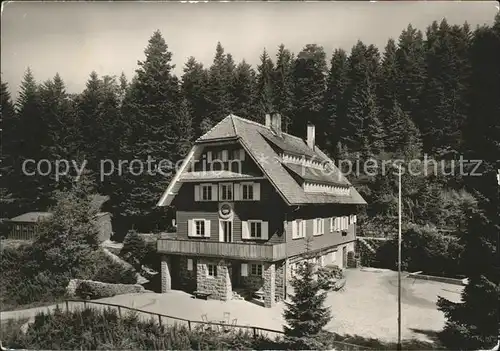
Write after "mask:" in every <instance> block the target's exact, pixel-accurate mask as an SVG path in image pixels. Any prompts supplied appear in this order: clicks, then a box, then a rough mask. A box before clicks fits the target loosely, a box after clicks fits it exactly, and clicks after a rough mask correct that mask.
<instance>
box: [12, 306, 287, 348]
mask: <svg viewBox="0 0 500 351" xmlns="http://www.w3.org/2000/svg"><path fill="white" fill-rule="evenodd" d="M18 327H19V323H17V324H16V323H15V322H11V323H9V324H8V325H2V342H3V344H4V346H6V347H9V348H17V349H20V348H23V349H33V350H34V349H38V350H40V349H41V350H100V349H107V350H123V349H128V350H131V349H135V350H206V349H210V350H214V349H216V350H252V349H253V350H270V349H275V350H276V349H283V350H284V349H286V345H285V344H283V343H279V342H277V341H273V340H271V339H269V338H265V337H258V338H253V335H252V334H251V333H247V332H239V333H230V334H227V335H221V333H218V332H213V331H197V330H193V331H190V330H188V329H187V328H186V327H184V326H179V325H173V326H165V325H162V326H160V325H159V324H158V323H157V321H156V320H153V319H151V320H146V319H145V318H140V317H139V316H138V315H137V314H134V313H129V314H127V315H125V316H124V317H123V318H120V317H119V316H118V313H117V311H116V310H114V309H103V310H97V309H92V308H87V309H83V310H77V311H69V312H67V311H61V310H55V311H54V312H53V313H48V314H45V313H41V314H39V315H37V316H36V317H35V321H34V322H33V323H32V324H31V325H30V326H29V327H28V329H27V331H26V333H24V334H23V333H22V332H21V331H20V330H19V328H18Z"/></svg>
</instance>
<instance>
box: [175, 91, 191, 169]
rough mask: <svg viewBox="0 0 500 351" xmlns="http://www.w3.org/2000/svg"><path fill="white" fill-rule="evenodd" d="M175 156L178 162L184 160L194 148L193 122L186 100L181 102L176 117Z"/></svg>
mask: <svg viewBox="0 0 500 351" xmlns="http://www.w3.org/2000/svg"><path fill="white" fill-rule="evenodd" d="M174 128H175V140H176V141H175V151H174V153H175V155H176V159H175V160H176V161H178V160H182V159H184V157H186V155H187V154H188V152H189V150H190V149H191V147H192V146H193V145H192V143H193V121H192V119H191V115H190V112H189V104H188V102H187V100H186V99H183V100H182V101H181V104H180V106H179V108H178V111H177V113H176V115H175V124H174Z"/></svg>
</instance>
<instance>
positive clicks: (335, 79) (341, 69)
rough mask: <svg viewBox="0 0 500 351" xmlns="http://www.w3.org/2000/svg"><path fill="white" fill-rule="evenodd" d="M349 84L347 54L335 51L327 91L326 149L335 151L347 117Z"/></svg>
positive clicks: (339, 50)
mask: <svg viewBox="0 0 500 351" xmlns="http://www.w3.org/2000/svg"><path fill="white" fill-rule="evenodd" d="M348 84H349V77H348V61H347V54H346V52H345V51H344V50H342V49H337V50H335V51H334V52H333V55H332V60H331V65H330V72H329V73H328V79H327V87H326V92H325V98H324V99H325V106H324V109H325V119H326V123H327V128H325V129H324V133H325V137H324V139H325V147H326V150H327V151H329V152H331V153H334V152H335V145H336V144H337V141H338V140H339V138H340V132H339V131H340V129H341V128H342V127H341V126H342V124H343V123H345V119H346V96H345V95H346V90H347V87H348Z"/></svg>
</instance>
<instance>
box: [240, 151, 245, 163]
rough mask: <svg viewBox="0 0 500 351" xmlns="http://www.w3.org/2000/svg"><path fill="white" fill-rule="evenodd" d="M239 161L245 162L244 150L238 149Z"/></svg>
mask: <svg viewBox="0 0 500 351" xmlns="http://www.w3.org/2000/svg"><path fill="white" fill-rule="evenodd" d="M240 160H241V161H245V150H243V149H240Z"/></svg>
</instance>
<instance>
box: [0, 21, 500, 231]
mask: <svg viewBox="0 0 500 351" xmlns="http://www.w3.org/2000/svg"><path fill="white" fill-rule="evenodd" d="M499 27H500V25H499V17H498V16H497V17H496V20H495V24H494V25H493V26H491V27H488V26H485V27H480V28H477V29H476V30H471V29H470V28H469V26H468V25H467V24H464V25H461V26H460V25H450V24H448V23H447V22H446V20H442V21H441V22H440V23H437V22H434V23H432V24H431V25H430V26H429V27H428V28H427V30H426V33H425V34H426V35H425V36H424V34H423V33H422V32H421V31H420V30H417V29H415V28H413V27H412V26H411V25H409V26H408V27H407V28H406V29H405V30H403V31H402V33H401V35H400V36H399V38H398V40H397V41H396V40H393V39H389V41H388V43H387V45H386V48H385V50H384V51H383V53H381V52H379V50H378V49H377V48H376V47H375V46H374V45H367V44H365V43H363V42H361V41H358V42H357V43H356V44H355V45H354V46H353V48H352V49H351V51H350V53H347V52H346V51H344V50H342V49H336V50H334V52H333V55H332V58H331V60H330V63H329V64H328V63H327V62H326V53H325V51H324V49H323V48H322V47H321V46H318V45H316V44H308V45H306V46H305V47H304V48H303V50H302V51H300V52H299V53H298V54H297V55H295V54H294V53H292V52H290V50H288V49H287V48H285V46H284V45H280V46H279V48H278V50H277V53H276V57H275V58H274V59H273V58H272V57H271V55H270V53H269V52H268V51H267V50H264V51H263V53H262V55H261V56H260V63H259V64H258V65H257V67H256V70H254V69H253V68H252V67H251V66H250V65H249V64H248V63H246V62H245V60H242V61H241V62H240V63H238V64H236V63H235V61H234V59H233V57H232V55H231V54H230V53H226V52H225V51H224V48H223V47H222V45H221V44H220V43H218V44H217V47H216V52H215V56H214V59H213V63H212V65H211V66H210V67H207V68H206V67H204V66H203V64H201V63H200V62H198V61H196V59H195V58H194V57H190V58H189V59H188V61H187V62H186V64H185V66H184V69H183V74H182V76H181V77H180V78H179V77H176V76H175V74H174V73H173V68H174V65H173V64H172V55H173V54H172V52H170V51H169V49H168V46H167V44H166V42H165V40H164V38H163V37H162V35H161V33H160V32H159V31H157V32H155V33H154V34H153V35H152V37H151V38H150V40H149V43H148V45H147V47H146V49H145V59H144V60H143V61H139V62H138V68H137V70H136V74H135V75H134V77H133V79H132V80H131V81H130V82H129V81H127V78H126V77H125V75H124V74H122V75H121V76H120V77H113V76H102V77H99V76H98V75H97V74H96V73H95V72H92V73H91V74H90V77H89V79H88V81H87V83H86V87H85V89H84V90H83V92H81V93H80V94H69V93H68V92H67V91H66V89H65V85H64V82H63V79H62V78H61V77H60V76H59V75H58V74H56V75H55V77H54V78H53V79H51V80H48V81H46V82H43V83H41V84H39V83H38V82H37V81H36V80H35V77H34V76H33V74H32V73H31V71H30V70H29V69H28V70H27V71H26V74H25V76H24V79H23V81H22V84H21V88H20V93H19V97H18V98H17V100H16V101H15V102H13V101H12V100H11V98H10V95H9V91H8V87H7V85H6V84H5V83H4V82H2V86H1V89H2V92H1V94H2V107H1V108H2V120H3V123H4V128H3V130H4V133H3V143H2V144H3V150H2V174H3V179H4V184H5V185H4V187H3V188H2V190H1V191H2V210H3V213H4V214H5V215H6V216H12V215H17V214H19V213H22V212H24V211H28V210H43V209H45V208H47V206H49V205H50V204H51V201H52V200H51V199H52V192H53V191H54V190H61V189H64V188H67V187H68V186H69V184H70V182H71V181H72V178H71V177H69V176H68V177H64V178H63V179H54V177H53V176H51V177H43V176H31V177H27V176H24V175H23V174H22V170H21V165H22V163H23V161H24V160H27V159H34V160H40V159H48V160H56V159H68V160H73V159H75V160H79V162H81V161H83V160H86V161H87V165H86V169H90V170H92V171H93V172H94V174H95V177H96V179H97V180H98V184H99V187H98V191H99V192H100V193H102V194H106V195H110V197H111V201H110V202H109V204H108V206H109V209H110V210H111V211H112V212H113V214H114V216H115V221H116V222H118V223H122V224H123V225H124V227H130V226H131V225H132V224H134V225H135V227H136V228H137V229H139V230H153V229H155V228H157V226H158V225H160V223H165V222H166V221H164V218H163V217H164V215H165V214H164V212H159V211H158V210H157V209H155V206H154V205H155V203H156V201H157V200H158V197H159V195H160V194H161V193H162V192H163V191H164V189H165V187H166V185H167V184H168V182H169V180H170V176H158V175H151V174H144V172H143V174H141V175H135V174H136V172H139V171H140V169H138V167H132V172H131V169H130V167H128V165H126V164H125V165H124V167H122V169H121V170H122V172H121V174H118V172H117V169H116V168H115V172H113V173H112V175H110V176H107V177H105V178H104V180H103V181H100V179H99V172H100V167H101V165H100V162H101V160H106V159H110V160H113V161H114V162H115V167H117V166H118V165H117V161H118V160H133V159H140V160H143V161H146V159H147V157H148V155H150V156H151V157H152V158H154V159H155V160H160V159H168V160H172V161H174V162H175V161H177V160H179V159H181V158H182V157H183V156H184V155H185V154H186V153H187V151H188V150H189V148H190V146H191V144H192V142H193V140H194V139H195V137H197V136H199V135H201V134H202V133H204V132H206V131H207V130H209V129H210V128H211V127H212V126H213V125H214V124H216V123H218V122H219V121H220V120H221V119H223V118H224V117H225V116H227V115H228V114H229V113H233V114H235V115H239V116H242V117H246V118H249V119H253V120H255V121H258V122H261V123H263V121H264V115H265V114H266V113H269V112H272V111H276V112H279V113H281V115H282V116H283V126H284V128H285V130H286V131H288V132H289V133H291V134H295V135H299V136H304V134H305V130H306V124H307V122H312V123H314V124H315V125H316V126H317V128H316V130H317V131H318V133H317V134H318V135H317V143H318V145H319V146H320V147H322V148H323V149H324V150H326V151H327V152H328V153H329V154H330V155H331V156H333V157H335V158H337V157H348V156H347V155H352V154H353V153H355V152H359V153H361V154H363V155H369V156H380V155H383V154H390V155H405V156H410V155H411V156H418V155H421V153H422V152H426V153H429V154H430V155H433V156H434V157H438V158H439V157H445V158H453V157H455V156H456V155H458V154H465V155H469V154H470V155H479V156H480V157H478V158H481V159H485V158H486V157H489V155H495V154H498V137H497V136H498V132H499V124H498V118H497V116H498V114H497V113H498V102H497V99H496V98H495V96H497V95H495V94H496V93H497V92H498V83H497V82H496V81H495V78H497V77H496V76H495V75H494V74H492V69H493V72H496V71H495V69H497V68H495V67H493V66H495V57H494V56H493V55H492V54H491V53H492V52H493V51H494V50H495V45H498V36H499V34H498V33H499ZM492 50H493V51H492ZM495 89H497V90H495ZM105 165H106V166H109V165H108V164H105ZM60 167H64V165H63V166H60ZM32 168H33V166H32V165H31V167H28V171H31V170H32ZM105 168H106V167H105ZM166 168H172V167H168V166H167V167H166ZM163 169H164V170H165V171H166V172H168V171H169V170H168V169H165V167H163ZM107 170H109V171H111V169H105V171H107ZM383 183H384V181H382V182H381V183H380V182H379V183H376V185H377V187H378V188H380V189H378V191H380V192H382V191H383V187H384V184H383ZM427 185H428V184H426V186H425V187H426V188H429V187H428V186H427ZM370 186H372V187H373V184H371V185H370ZM376 190H377V189H376ZM375 192H376V191H375ZM365 195H366V194H365ZM370 200H373V199H370ZM375 200H376V199H375ZM369 202H370V201H369ZM375 202H376V201H375Z"/></svg>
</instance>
